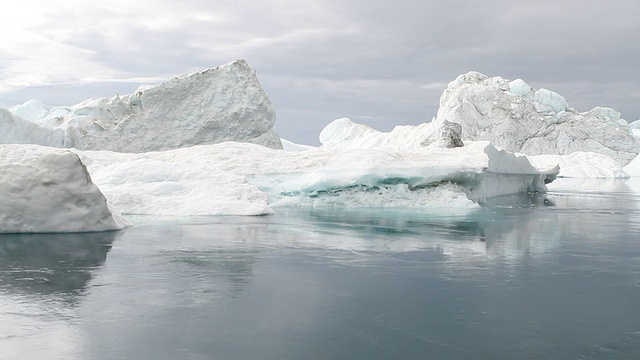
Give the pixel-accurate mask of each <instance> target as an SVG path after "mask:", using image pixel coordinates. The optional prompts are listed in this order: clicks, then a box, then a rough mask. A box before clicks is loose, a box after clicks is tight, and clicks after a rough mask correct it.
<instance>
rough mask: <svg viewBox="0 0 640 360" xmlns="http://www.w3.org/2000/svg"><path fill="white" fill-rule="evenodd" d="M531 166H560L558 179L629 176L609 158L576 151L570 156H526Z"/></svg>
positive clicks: (621, 177) (542, 167)
mask: <svg viewBox="0 0 640 360" xmlns="http://www.w3.org/2000/svg"><path fill="white" fill-rule="evenodd" d="M528 158H529V161H530V162H531V164H532V165H534V166H536V167H538V168H541V169H545V168H549V167H550V166H554V165H560V173H559V174H558V177H567V178H585V179H626V178H628V177H629V174H627V173H626V172H625V170H623V168H622V166H620V164H619V163H618V162H617V161H615V160H614V159H612V158H610V157H609V156H606V155H602V154H597V153H592V152H582V151H578V152H575V153H573V154H570V155H535V156H528Z"/></svg>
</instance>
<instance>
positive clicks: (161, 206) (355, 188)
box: [77, 142, 558, 215]
mask: <svg viewBox="0 0 640 360" xmlns="http://www.w3.org/2000/svg"><path fill="white" fill-rule="evenodd" d="M77 152H78V154H79V155H80V156H81V158H82V159H83V161H84V162H85V163H86V164H87V167H88V170H89V172H90V173H91V176H92V178H93V179H94V181H95V182H96V184H97V185H98V186H99V187H100V189H101V190H102V191H103V192H104V194H105V196H106V197H107V199H108V200H109V201H110V202H111V203H112V204H113V205H114V206H115V207H117V208H118V209H119V210H120V211H121V212H122V213H124V214H150V215H261V214H270V213H273V212H274V210H273V207H278V206H321V207H325V206H340V207H434V206H462V207H475V206H477V203H483V202H484V201H486V199H488V198H491V197H495V196H500V195H505V194H514V193H522V192H536V191H539V192H542V191H545V190H546V186H545V184H546V183H548V182H550V181H552V180H553V179H554V178H555V176H556V175H557V173H558V168H557V167H552V168H550V169H546V170H544V171H541V170H539V169H537V168H535V167H533V166H532V165H531V164H530V163H529V161H528V160H527V158H526V157H525V156H516V155H514V154H512V153H509V152H507V151H504V150H499V149H496V148H495V147H494V146H493V145H491V144H490V143H488V142H475V143H472V144H470V145H468V146H464V147H457V148H443V147H431V148H425V149H422V150H420V151H414V152H401V151H397V150H394V149H384V148H379V149H339V150H336V149H325V148H322V147H321V148H312V149H307V150H306V151H297V152H294V151H282V150H276V149H270V148H267V147H264V146H260V145H255V144H249V143H238V142H226V143H220V144H213V145H197V146H192V147H189V148H182V149H174V150H167V151H157V152H147V153H114V152H109V151H77Z"/></svg>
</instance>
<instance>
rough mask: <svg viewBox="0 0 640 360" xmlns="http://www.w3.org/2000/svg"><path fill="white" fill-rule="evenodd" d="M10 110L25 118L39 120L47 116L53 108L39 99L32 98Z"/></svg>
mask: <svg viewBox="0 0 640 360" xmlns="http://www.w3.org/2000/svg"><path fill="white" fill-rule="evenodd" d="M10 110H11V112H13V113H14V114H16V115H18V116H20V117H22V118H23V119H27V120H29V121H33V122H37V121H38V120H40V119H43V118H45V117H46V116H47V115H48V114H49V111H50V110H51V108H50V107H49V106H46V105H45V104H43V103H42V102H40V101H39V100H36V99H31V100H29V101H27V102H25V103H24V104H21V105H16V106H14V107H12V108H11V109H10Z"/></svg>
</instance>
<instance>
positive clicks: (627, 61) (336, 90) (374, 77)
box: [0, 0, 640, 143]
mask: <svg viewBox="0 0 640 360" xmlns="http://www.w3.org/2000/svg"><path fill="white" fill-rule="evenodd" d="M157 7H158V11H152V12H151V13H150V14H147V15H146V16H145V17H143V18H140V17H139V16H137V14H136V13H135V12H131V11H129V12H126V11H125V12H124V13H123V14H120V15H118V14H119V13H118V10H117V9H116V10H110V11H111V12H108V11H107V12H106V13H104V14H103V15H104V16H105V17H106V20H105V23H107V24H118V25H119V26H122V28H118V29H111V30H108V29H104V28H102V27H101V26H99V25H96V26H93V25H91V24H88V25H86V26H84V27H83V28H82V29H79V30H77V31H75V32H74V33H73V34H72V36H69V38H68V39H67V40H66V41H67V42H68V43H70V44H73V45H76V46H78V47H81V48H85V49H90V50H92V51H95V53H96V59H98V60H99V61H101V62H102V63H104V64H106V65H108V66H110V67H112V68H114V69H115V70H118V71H119V72H122V73H125V74H131V75H132V76H156V77H157V76H167V77H170V76H173V75H177V74H179V73H183V72H188V71H193V70H197V69H201V68H206V67H213V66H217V65H220V64H223V63H226V62H229V61H232V60H234V59H236V58H245V59H247V61H248V62H249V64H250V65H251V66H253V67H254V68H256V69H257V71H258V77H259V79H260V81H261V82H262V84H263V86H264V87H265V89H266V90H267V92H268V93H269V95H270V96H271V98H272V100H273V102H274V104H275V106H276V110H277V112H278V122H277V124H276V125H277V126H278V128H279V129H280V132H281V133H282V135H283V136H284V137H286V138H289V139H290V140H293V141H299V142H306V143H317V140H316V136H317V133H318V131H319V129H321V128H322V127H323V126H324V125H326V124H327V123H328V122H329V121H331V120H333V119H335V118H338V117H342V116H349V117H352V118H353V120H355V121H359V122H363V123H366V124H369V125H372V126H374V127H376V128H379V129H384V130H387V129H390V128H391V127H393V126H394V125H400V124H417V123H420V122H424V121H429V120H430V119H431V117H432V116H434V115H435V112H436V109H437V106H438V98H439V95H440V93H441V92H442V90H444V87H445V86H446V83H448V82H449V81H451V80H453V79H454V78H455V77H456V76H457V75H459V74H461V73H464V72H467V71H470V70H476V71H480V72H483V73H485V74H486V75H490V76H495V75H500V76H503V77H505V78H509V79H515V78H522V79H524V80H525V81H527V82H528V83H530V84H531V85H532V86H534V87H537V88H539V87H545V88H548V89H550V90H554V91H556V92H559V93H561V94H562V95H564V96H566V97H567V99H568V100H569V103H570V105H571V106H573V107H574V108H576V109H578V110H581V111H584V110H588V109H590V108H592V107H593V106H596V105H605V106H611V107H614V108H616V109H617V110H619V111H621V112H622V113H623V117H625V118H626V119H628V120H636V119H638V118H640V109H638V106H637V104H638V99H639V98H638V93H640V80H638V79H640V67H638V66H637V63H638V59H639V58H640V46H638V45H637V44H638V43H640V41H639V40H640V39H639V37H640V24H639V23H638V22H637V20H636V14H638V13H640V3H634V2H629V1H623V0H612V1H607V2H601V1H595V0H588V1H578V0H567V1H551V0H543V1H537V2H529V3H522V2H513V1H506V0H487V1H482V2H478V1H471V0H452V1H446V2H445V1H436V0H428V1H413V0H404V1H376V2H371V1H366V0H350V1H338V0H323V1H313V2H306V3H304V2H297V1H293V0H271V1H242V2H240V1H231V0H228V1H217V2H215V4H214V3H212V2H210V1H205V0H190V1H185V2H180V7H179V8H178V7H176V4H175V2H169V1H160V2H157ZM121 10H122V9H121ZM100 11H104V10H99V9H98V10H94V13H93V15H94V16H97V18H98V19H99V18H100V17H99V16H98V15H99V14H101V13H100ZM163 16H164V17H166V18H167V19H168V20H167V21H169V22H170V24H171V26H167V27H166V28H163V27H161V26H159V27H154V26H152V24H154V22H153V21H155V20H154V19H156V20H157V19H162V17H163ZM110 17H112V18H110ZM56 21H57V20H56ZM158 21H159V20H158ZM160 23H161V21H160ZM150 24H151V25H150ZM42 26H43V29H42V31H46V30H47V28H55V27H61V26H62V27H64V26H65V25H64V24H61V23H55V24H54V23H49V24H44V25H42ZM114 34H115V35H114ZM116 35H117V36H116ZM425 84H442V86H441V87H440V88H438V87H437V86H433V85H432V86H426V87H425ZM113 86H115V84H113ZM117 86H118V87H119V89H121V88H123V87H126V86H129V85H127V84H118V85H117ZM96 88H97V89H105V90H106V89H107V88H108V86H107V85H105V84H102V85H99V84H96ZM87 89H88V86H85V87H84V88H83V90H82V91H76V90H74V89H73V88H67V89H61V88H60V87H58V88H57V89H56V91H57V93H56V94H55V95H52V94H53V92H52V94H50V95H49V96H50V97H51V98H56V97H57V98H58V99H63V98H64V96H62V95H61V94H60V91H62V90H64V91H68V94H69V97H73V96H76V95H77V94H83V93H85V90H87ZM31 90H33V91H31V93H37V94H42V95H43V96H42V97H41V98H42V100H44V101H45V102H47V100H48V99H47V94H46V91H45V89H37V90H38V91H35V90H34V89H31ZM28 92H29V91H26V90H23V91H21V92H18V93H15V94H13V95H12V96H9V97H7V96H4V95H2V96H0V100H2V101H3V102H5V103H11V102H12V101H13V100H12V99H16V98H17V95H16V94H25V93H28ZM105 92H106V91H105ZM112 92H113V91H110V92H109V94H110V93H112ZM72 94H73V95H72ZM109 94H105V95H109ZM5 95H6V94H5ZM8 99H9V100H8ZM24 100H26V99H24ZM24 100H22V101H24ZM80 100H81V99H77V98H74V101H72V103H75V102H77V101H80ZM316 130H317V131H316Z"/></svg>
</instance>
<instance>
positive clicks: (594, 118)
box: [436, 72, 640, 166]
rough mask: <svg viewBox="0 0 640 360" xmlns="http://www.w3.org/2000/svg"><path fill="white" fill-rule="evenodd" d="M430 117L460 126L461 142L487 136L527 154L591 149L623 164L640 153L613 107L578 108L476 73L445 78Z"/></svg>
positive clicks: (639, 144)
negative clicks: (446, 79)
mask: <svg viewBox="0 0 640 360" xmlns="http://www.w3.org/2000/svg"><path fill="white" fill-rule="evenodd" d="M436 120H437V121H443V120H448V121H451V122H455V123H459V124H460V125H462V128H463V133H462V140H463V141H465V140H487V141H491V142H492V143H494V144H495V145H496V146H500V147H502V148H505V149H506V150H509V151H512V152H519V153H524V154H527V155H543V154H546V155H568V154H571V153H574V152H578V151H582V152H595V153H599V154H603V155H607V156H609V157H611V158H613V159H615V160H616V161H618V162H619V163H620V164H621V165H623V166H624V165H626V164H628V163H629V162H631V161H632V160H633V159H634V158H635V157H636V156H637V155H638V153H640V139H639V138H637V137H635V136H633V135H632V130H631V129H630V127H629V125H628V124H627V122H626V121H625V120H623V119H621V118H620V113H619V112H617V111H615V110H613V109H610V108H604V107H596V108H594V109H593V110H590V111H587V112H583V113H578V112H577V111H575V110H574V109H572V108H570V107H569V105H568V103H567V100H566V99H565V98H563V97H562V96H560V95H559V94H557V93H555V92H553V91H550V90H546V89H538V90H536V89H534V88H532V87H531V86H529V85H528V84H527V83H525V82H524V81H523V80H520V79H517V80H514V81H509V80H506V79H503V78H501V77H487V76H485V75H483V74H480V73H477V72H469V73H466V74H462V75H460V76H458V78H457V79H456V80H454V81H452V82H451V83H449V85H448V87H447V89H446V90H445V91H444V92H443V94H442V96H441V97H440V107H439V109H438V114H437V117H436Z"/></svg>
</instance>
